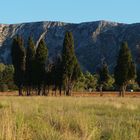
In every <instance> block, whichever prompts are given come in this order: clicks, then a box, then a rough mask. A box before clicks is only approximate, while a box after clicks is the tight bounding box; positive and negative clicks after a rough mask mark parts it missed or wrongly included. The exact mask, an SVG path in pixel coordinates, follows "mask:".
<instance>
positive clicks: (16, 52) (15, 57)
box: [11, 36, 25, 96]
mask: <svg viewBox="0 0 140 140" xmlns="http://www.w3.org/2000/svg"><path fill="white" fill-rule="evenodd" d="M11 56H12V62H13V65H14V69H15V72H14V82H15V84H16V85H17V87H18V89H19V95H20V96H21V95H22V87H23V85H24V76H25V48H24V43H23V39H22V37H21V36H17V37H15V38H14V40H13V43H12V50H11Z"/></svg>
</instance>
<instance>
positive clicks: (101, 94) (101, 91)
mask: <svg viewBox="0 0 140 140" xmlns="http://www.w3.org/2000/svg"><path fill="white" fill-rule="evenodd" d="M100 96H103V87H102V85H101V86H100Z"/></svg>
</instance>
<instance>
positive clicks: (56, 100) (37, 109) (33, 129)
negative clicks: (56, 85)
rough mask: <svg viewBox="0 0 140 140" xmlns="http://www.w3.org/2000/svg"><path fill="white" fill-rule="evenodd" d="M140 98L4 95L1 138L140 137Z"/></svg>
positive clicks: (123, 139)
mask: <svg viewBox="0 0 140 140" xmlns="http://www.w3.org/2000/svg"><path fill="white" fill-rule="evenodd" d="M139 139H140V98H118V97H16V96H15V97H12V96H10V97H4V96H2V97H0V140H139Z"/></svg>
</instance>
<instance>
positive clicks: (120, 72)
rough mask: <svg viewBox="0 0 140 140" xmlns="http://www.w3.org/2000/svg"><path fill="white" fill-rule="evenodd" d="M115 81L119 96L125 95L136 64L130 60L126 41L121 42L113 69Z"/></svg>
mask: <svg viewBox="0 0 140 140" xmlns="http://www.w3.org/2000/svg"><path fill="white" fill-rule="evenodd" d="M114 78H115V83H116V85H117V86H118V87H119V89H120V96H124V95H125V91H126V87H127V85H128V82H129V81H130V80H134V79H135V78H136V66H135V64H134V62H133V61H132V55H131V51H130V50H129V48H128V44H127V42H123V43H122V45H121V48H120V51H119V55H118V59H117V65H116V67H115V70H114Z"/></svg>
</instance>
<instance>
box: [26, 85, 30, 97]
mask: <svg viewBox="0 0 140 140" xmlns="http://www.w3.org/2000/svg"><path fill="white" fill-rule="evenodd" d="M30 91H31V89H30V87H29V86H27V96H30V95H31V94H30Z"/></svg>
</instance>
